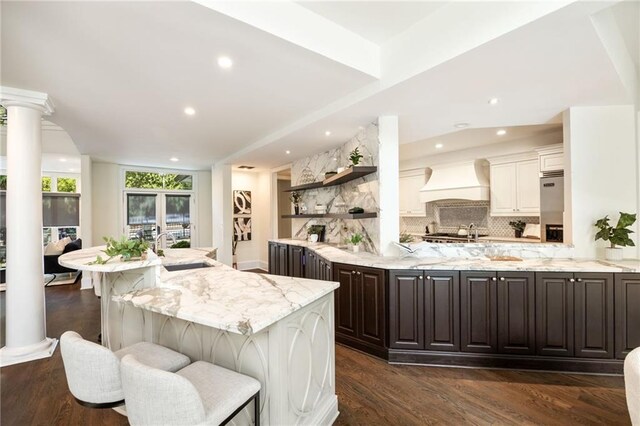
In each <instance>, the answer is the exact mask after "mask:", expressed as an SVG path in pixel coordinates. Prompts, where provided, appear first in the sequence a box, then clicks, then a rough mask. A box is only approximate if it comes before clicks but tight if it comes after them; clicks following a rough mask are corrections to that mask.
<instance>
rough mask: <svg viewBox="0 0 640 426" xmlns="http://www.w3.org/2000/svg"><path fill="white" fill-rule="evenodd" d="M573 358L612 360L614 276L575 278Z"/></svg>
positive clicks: (590, 275) (594, 275) (580, 276)
mask: <svg viewBox="0 0 640 426" xmlns="http://www.w3.org/2000/svg"><path fill="white" fill-rule="evenodd" d="M572 283H573V286H574V290H573V294H574V299H573V300H574V308H573V309H574V327H575V334H574V336H575V340H574V344H575V349H574V350H575V354H574V356H576V357H580V358H613V353H614V349H613V274H586V273H585V274H575V275H574V280H573V282H572Z"/></svg>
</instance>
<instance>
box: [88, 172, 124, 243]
mask: <svg viewBox="0 0 640 426" xmlns="http://www.w3.org/2000/svg"><path fill="white" fill-rule="evenodd" d="M91 189H92V201H93V203H92V210H93V217H92V229H93V232H92V234H93V244H94V245H100V244H102V237H106V236H110V237H118V236H120V235H122V209H121V205H122V201H121V200H122V188H121V187H120V166H119V165H118V164H113V163H93V164H92V166H91Z"/></svg>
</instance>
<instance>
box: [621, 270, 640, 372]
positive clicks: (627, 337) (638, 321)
mask: <svg viewBox="0 0 640 426" xmlns="http://www.w3.org/2000/svg"><path fill="white" fill-rule="evenodd" d="M615 280H616V281H615V303H616V308H615V311H616V312H615V330H616V338H615V340H616V354H615V355H616V358H618V359H624V358H625V357H626V356H627V354H628V353H629V352H631V351H632V350H633V349H634V348H637V347H639V346H640V274H616V276H615Z"/></svg>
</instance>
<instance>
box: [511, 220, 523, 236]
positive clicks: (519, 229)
mask: <svg viewBox="0 0 640 426" xmlns="http://www.w3.org/2000/svg"><path fill="white" fill-rule="evenodd" d="M509 226H511V227H512V228H513V230H514V231H515V235H516V238H522V233H523V232H524V228H525V227H526V226H527V224H526V223H525V222H523V221H521V220H512V221H511V222H509Z"/></svg>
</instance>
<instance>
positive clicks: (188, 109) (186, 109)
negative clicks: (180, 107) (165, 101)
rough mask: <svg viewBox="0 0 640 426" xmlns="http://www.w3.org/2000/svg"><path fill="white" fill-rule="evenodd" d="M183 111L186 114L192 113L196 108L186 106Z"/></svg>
mask: <svg viewBox="0 0 640 426" xmlns="http://www.w3.org/2000/svg"><path fill="white" fill-rule="evenodd" d="M184 113H185V114H187V115H194V114H195V113H196V110H195V109H193V108H191V107H186V108H185V109H184Z"/></svg>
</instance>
